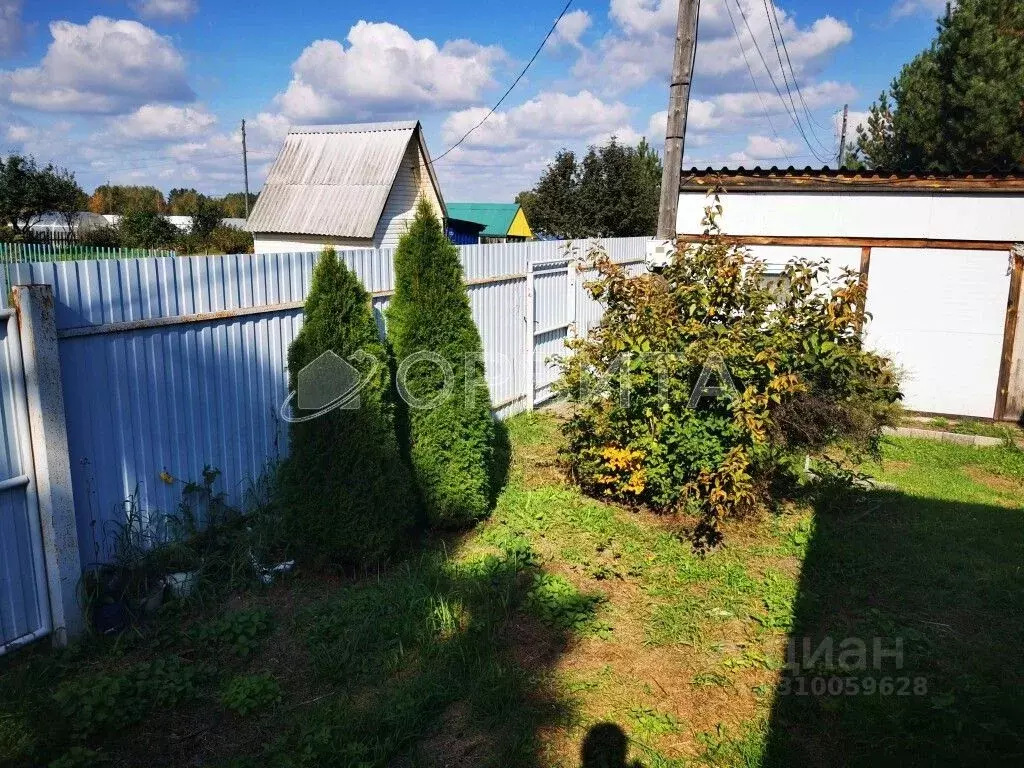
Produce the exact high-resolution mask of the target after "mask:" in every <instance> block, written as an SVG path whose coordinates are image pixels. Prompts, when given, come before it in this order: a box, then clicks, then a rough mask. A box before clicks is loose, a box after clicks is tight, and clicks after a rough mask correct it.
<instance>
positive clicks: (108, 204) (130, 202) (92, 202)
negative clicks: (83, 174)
mask: <svg viewBox="0 0 1024 768" xmlns="http://www.w3.org/2000/svg"><path fill="white" fill-rule="evenodd" d="M89 210H90V211H92V212H93V213H101V214H119V215H124V214H126V213H128V212H129V211H133V212H136V213H141V212H148V213H166V212H167V203H166V202H165V201H164V193H163V192H161V191H160V190H159V189H157V188H156V187H138V186H123V185H118V184H115V185H110V184H104V185H102V186H99V187H97V188H96V191H95V192H93V193H92V197H90V198H89Z"/></svg>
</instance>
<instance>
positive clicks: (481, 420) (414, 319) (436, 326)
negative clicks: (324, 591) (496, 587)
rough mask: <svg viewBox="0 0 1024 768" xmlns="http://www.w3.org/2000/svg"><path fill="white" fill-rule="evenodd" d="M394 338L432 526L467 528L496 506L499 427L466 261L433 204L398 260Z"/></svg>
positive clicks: (423, 208) (391, 324)
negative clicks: (468, 286)
mask: <svg viewBox="0 0 1024 768" xmlns="http://www.w3.org/2000/svg"><path fill="white" fill-rule="evenodd" d="M388 336H389V338H390V340H391V344H392V348H393V350H394V353H395V357H396V359H397V361H398V364H399V368H398V370H399V390H400V392H402V394H403V396H404V398H405V399H406V401H407V402H408V403H409V433H410V434H409V441H410V456H411V460H412V465H413V470H414V472H415V476H416V480H417V483H418V485H419V489H420V493H421V494H422V497H423V501H424V504H425V507H426V512H427V518H428V520H429V522H430V523H431V524H432V525H435V526H439V527H449V528H450V527H459V526H464V525H467V524H469V523H471V522H473V521H474V520H477V519H479V518H481V517H483V516H484V515H486V514H487V512H488V510H489V508H490V506H491V504H492V500H493V491H494V483H493V480H492V478H493V477H494V474H495V473H494V469H495V468H494V466H493V463H494V459H495V451H494V446H495V435H496V425H495V422H494V418H493V416H492V415H491V410H490V393H489V392H488V389H487V384H486V381H485V379H484V366H483V346H482V344H481V342H480V334H479V332H478V331H477V328H476V325H475V324H474V323H473V315H472V312H471V311H470V306H469V296H468V294H467V293H466V287H465V285H464V283H463V280H462V265H461V264H460V263H459V254H458V251H457V250H456V248H455V246H453V245H452V244H451V243H450V242H449V241H448V238H447V237H445V234H444V230H443V228H442V226H441V222H440V221H438V219H437V217H436V216H435V215H434V212H433V211H432V210H431V208H430V205H429V204H428V203H427V202H426V201H421V202H420V204H419V207H418V208H417V211H416V217H415V219H414V220H413V222H412V224H411V225H410V227H409V230H408V232H407V233H406V234H405V235H404V236H403V237H402V239H401V241H400V242H399V244H398V249H397V250H396V251H395V295H394V297H393V298H392V300H391V305H390V307H389V308H388ZM439 361H443V362H439ZM445 393H447V394H446V396H445Z"/></svg>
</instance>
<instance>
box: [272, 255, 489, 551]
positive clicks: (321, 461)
mask: <svg viewBox="0 0 1024 768" xmlns="http://www.w3.org/2000/svg"><path fill="white" fill-rule="evenodd" d="M304 317H305V320H304V323H303V326H302V330H301V331H300V332H299V334H298V336H296V337H295V340H294V341H293V342H292V345H291V347H290V348H289V350H288V374H289V390H290V391H291V392H297V391H298V392H299V397H298V399H297V401H296V407H295V414H296V416H297V417H299V418H302V417H304V416H311V415H314V414H316V413H317V412H318V410H319V409H320V408H322V407H325V406H330V405H331V404H332V403H334V402H335V401H337V400H338V398H339V397H341V396H343V395H346V394H350V393H349V392H346V391H338V389H337V388H339V387H340V388H342V389H343V390H347V388H348V386H350V385H351V384H352V383H354V382H346V381H344V380H343V371H342V372H339V371H340V370H341V369H339V367H338V366H339V365H344V363H342V362H341V361H347V363H349V364H352V365H353V366H354V367H356V368H357V369H358V370H359V375H360V377H361V383H362V387H361V388H360V389H359V390H358V407H353V408H346V407H335V408H333V410H329V412H326V413H322V414H321V415H319V416H317V417H316V418H312V419H309V420H306V421H302V422H299V423H293V424H292V425H291V433H290V435H291V437H290V439H291V451H290V455H289V457H288V459H287V461H286V462H285V463H284V465H283V466H282V469H281V477H280V498H281V503H282V506H283V509H284V526H283V527H284V535H285V540H287V541H289V542H290V543H291V544H292V545H293V546H294V547H295V550H296V551H297V552H298V553H299V554H300V555H301V556H302V557H303V558H304V559H305V560H306V562H312V563H317V564H320V565H324V564H333V565H344V566H351V565H364V564H369V563H373V562H376V561H379V560H381V559H382V558H385V557H387V556H388V555H389V554H391V553H393V552H394V551H395V550H396V548H397V547H398V546H399V544H400V543H401V542H402V541H403V539H405V537H406V536H407V535H408V533H409V532H410V529H411V527H412V525H413V523H414V520H415V510H416V506H417V501H416V492H415V489H414V486H413V483H412V477H411V473H410V471H409V469H408V467H407V465H406V463H405V461H403V459H402V457H401V454H400V451H399V444H398V437H397V433H396V426H395V419H396V406H395V397H394V392H393V388H392V384H391V379H390V371H389V366H388V364H387V360H388V355H387V351H386V349H385V347H384V344H383V342H381V340H380V337H379V334H378V331H377V324H376V322H375V321H374V318H373V315H372V314H371V312H370V297H369V294H367V293H366V291H365V289H364V288H363V287H362V285H361V284H360V282H359V279H358V278H357V277H356V276H355V275H354V274H353V273H352V272H351V271H350V270H349V269H348V267H346V266H345V265H344V264H343V263H342V262H341V261H339V259H338V256H337V254H336V253H335V252H334V251H333V250H331V249H328V250H325V251H324V253H323V254H322V255H321V256H320V258H319V260H318V261H317V264H316V267H315V268H314V270H313V280H312V284H311V286H310V291H309V295H308V297H307V298H306V305H305V309H304ZM357 353H358V354H357ZM311 364H312V365H311ZM307 366H310V367H309V368H308V369H307ZM304 369H306V373H303V371H304ZM303 375H308V376H309V379H308V380H307V382H306V383H305V384H304V385H302V387H303V389H304V390H306V391H309V392H312V393H314V394H315V393H316V392H317V391H320V392H322V393H323V394H324V397H323V399H322V402H319V403H314V404H313V405H311V406H307V407H302V406H303V399H304V394H303V391H300V376H303ZM484 402H485V403H486V400H485V401H484ZM352 404H353V405H354V404H355V403H352ZM485 407H486V405H485Z"/></svg>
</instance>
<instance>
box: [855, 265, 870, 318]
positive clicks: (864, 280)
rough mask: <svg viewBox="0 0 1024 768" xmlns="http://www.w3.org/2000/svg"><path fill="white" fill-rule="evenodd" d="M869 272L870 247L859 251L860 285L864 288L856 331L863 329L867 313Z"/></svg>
mask: <svg viewBox="0 0 1024 768" xmlns="http://www.w3.org/2000/svg"><path fill="white" fill-rule="evenodd" d="M870 272H871V246H867V245H866V246H864V247H863V248H861V249H860V284H861V286H862V287H863V288H864V303H863V304H862V305H861V308H860V321H859V322H858V323H857V330H859V331H860V330H863V329H864V317H865V315H866V314H867V311H868V273H870Z"/></svg>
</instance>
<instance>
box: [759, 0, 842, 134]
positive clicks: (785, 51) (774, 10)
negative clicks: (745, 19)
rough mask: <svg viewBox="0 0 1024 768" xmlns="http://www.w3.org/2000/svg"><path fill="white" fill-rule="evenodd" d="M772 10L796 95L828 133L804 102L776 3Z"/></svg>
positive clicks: (810, 115) (808, 113)
mask: <svg viewBox="0 0 1024 768" xmlns="http://www.w3.org/2000/svg"><path fill="white" fill-rule="evenodd" d="M771 9H772V15H773V16H774V17H775V26H776V27H777V28H778V30H779V40H780V41H782V50H783V52H784V53H785V54H786V61H787V63H788V64H789V73H790V74H791V75H792V76H793V85H795V86H796V93H797V96H799V97H800V103H801V104H803V106H804V112H806V113H807V117H808V118H809V119H810V120H812V121H813V122H814V123H815V124H816V125H817V126H818V127H819V128H821V130H823V131H827V130H828V128H827V127H825V126H824V125H822V124H821V123H819V122H818V121H817V120H815V119H814V116H813V115H812V114H811V110H810V109H809V108H808V106H807V102H806V101H805V100H804V94H803V91H801V90H800V83H799V82H797V79H796V71H795V70H794V69H793V60H792V59H790V58H789V47H788V46H787V45H786V38H785V37H784V36H783V34H782V25H781V24H780V23H779V10H778V8H777V7H776V6H775V3H774V2H772V3H771Z"/></svg>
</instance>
